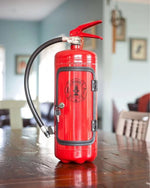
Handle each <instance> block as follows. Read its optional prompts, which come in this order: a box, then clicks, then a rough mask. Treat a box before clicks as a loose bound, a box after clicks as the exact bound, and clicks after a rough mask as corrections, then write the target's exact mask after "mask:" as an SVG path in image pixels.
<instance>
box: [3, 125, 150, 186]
mask: <svg viewBox="0 0 150 188" xmlns="http://www.w3.org/2000/svg"><path fill="white" fill-rule="evenodd" d="M36 131H37V130H36V129H35V128H24V129H23V130H20V131H19V130H18V131H15V130H10V129H0V188H49V187H71V188H73V187H98V188H99V187H100V188H101V187H110V188H119V187H121V188H122V187H130V188H131V187H133V188H137V187H139V188H144V187H150V143H146V142H142V141H138V140H132V139H126V138H125V137H123V136H118V137H117V136H116V135H115V134H112V133H105V132H102V131H100V130H99V131H98V136H99V140H98V143H99V144H98V157H97V158H96V160H95V161H94V162H93V163H84V164H82V165H79V164H73V163H71V164H63V163H61V162H59V160H57V159H56V158H55V156H54V146H53V143H54V142H53V136H52V137H51V138H50V139H47V138H45V137H44V136H43V135H41V134H40V135H37V133H36Z"/></svg>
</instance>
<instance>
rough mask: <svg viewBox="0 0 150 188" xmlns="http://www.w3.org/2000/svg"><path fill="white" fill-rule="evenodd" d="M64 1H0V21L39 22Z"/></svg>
mask: <svg viewBox="0 0 150 188" xmlns="http://www.w3.org/2000/svg"><path fill="white" fill-rule="evenodd" d="M65 1H66V0H0V19H9V20H30V21H39V20H42V19H43V18H44V17H46V16H47V15H48V14H49V13H51V12H52V11H53V10H54V9H56V8H57V7H58V6H60V5H61V4H62V3H64V2H65Z"/></svg>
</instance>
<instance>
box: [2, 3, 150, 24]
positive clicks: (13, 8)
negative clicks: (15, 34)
mask: <svg viewBox="0 0 150 188" xmlns="http://www.w3.org/2000/svg"><path fill="white" fill-rule="evenodd" d="M65 1H66V0H0V19H7V20H30V21H39V20H42V19H43V18H45V17H46V16H47V15H48V14H50V13H51V12H52V11H53V10H55V9H56V8H57V7H58V6H60V5H61V4H63V3H64V2H65ZM109 1H110V0H109ZM113 1H116V2H117V1H120V2H129V3H146V4H149V3H150V0H113Z"/></svg>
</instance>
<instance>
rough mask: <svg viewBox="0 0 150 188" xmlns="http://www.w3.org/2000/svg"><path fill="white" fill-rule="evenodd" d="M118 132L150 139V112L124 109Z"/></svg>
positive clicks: (120, 117)
mask: <svg viewBox="0 0 150 188" xmlns="http://www.w3.org/2000/svg"><path fill="white" fill-rule="evenodd" d="M116 134H117V135H125V136H127V137H132V138H135V139H139V140H145V141H150V113H143V112H133V111H122V112H121V113H120V115H119V119H118V123H117V129H116Z"/></svg>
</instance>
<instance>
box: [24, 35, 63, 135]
mask: <svg viewBox="0 0 150 188" xmlns="http://www.w3.org/2000/svg"><path fill="white" fill-rule="evenodd" d="M58 42H63V40H62V37H58V38H54V39H52V40H49V41H47V42H45V43H44V44H42V45H41V46H39V47H38V48H37V49H36V50H35V51H34V52H33V54H32V55H31V56H30V58H29V61H28V63H27V67H26V70H25V76H24V89H25V95H26V98H27V102H28V105H29V107H30V109H31V112H32V114H33V116H34V118H35V120H36V121H37V123H38V125H39V127H40V128H42V127H43V126H44V123H43V122H42V120H41V118H40V116H39V115H38V113H37V111H36V109H35V106H34V104H33V102H32V98H31V94H30V90H29V75H30V70H31V67H32V64H33V61H34V60H35V58H36V57H37V55H38V54H39V53H40V52H41V51H42V50H43V49H45V48H47V47H48V46H50V45H52V44H55V43H58ZM41 130H42V131H43V133H44V134H45V135H46V137H49V136H50V133H49V131H48V130H47V129H46V127H45V126H44V129H41Z"/></svg>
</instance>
